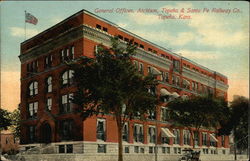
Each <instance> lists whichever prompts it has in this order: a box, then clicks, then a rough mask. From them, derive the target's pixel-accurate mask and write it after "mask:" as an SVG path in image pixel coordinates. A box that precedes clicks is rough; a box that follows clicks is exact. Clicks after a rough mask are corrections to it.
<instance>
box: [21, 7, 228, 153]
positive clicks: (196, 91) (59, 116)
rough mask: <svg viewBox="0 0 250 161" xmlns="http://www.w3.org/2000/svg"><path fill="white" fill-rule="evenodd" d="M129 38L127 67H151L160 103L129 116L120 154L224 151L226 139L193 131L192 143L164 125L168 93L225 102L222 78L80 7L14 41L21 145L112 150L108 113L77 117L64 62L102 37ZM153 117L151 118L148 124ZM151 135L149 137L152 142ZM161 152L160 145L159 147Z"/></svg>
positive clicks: (183, 133)
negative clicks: (132, 47)
mask: <svg viewBox="0 0 250 161" xmlns="http://www.w3.org/2000/svg"><path fill="white" fill-rule="evenodd" d="M114 35H117V36H118V37H119V38H120V40H121V42H123V43H126V42H127V41H129V39H134V43H135V44H136V45H137V46H138V48H137V50H136V55H135V56H134V57H133V59H134V60H133V61H134V64H135V65H136V66H137V67H138V70H139V71H140V72H142V73H143V74H147V73H148V72H151V71H152V70H155V71H157V72H161V73H162V74H161V75H159V76H157V79H158V80H159V82H160V84H159V85H158V87H157V89H156V93H157V94H159V95H161V96H163V99H162V103H161V104H160V105H158V106H157V108H156V112H155V113H154V114H152V115H151V116H150V117H149V119H148V121H146V122H142V121H139V120H131V121H129V122H127V123H126V125H125V127H124V132H123V140H124V151H125V153H154V146H155V144H156V140H157V146H158V147H159V151H158V153H159V154H165V153H166V154H180V153H181V150H182V149H183V148H187V147H191V146H192V145H193V144H194V143H195V144H196V145H197V146H198V147H199V148H201V149H202V152H203V153H204V154H216V153H219V154H226V153H228V149H229V138H228V137H227V136H222V137H218V136H216V132H215V131H208V130H205V129H204V130H201V131H199V132H198V133H196V138H195V141H192V139H190V133H189V131H188V130H186V129H185V128H184V129H183V128H178V127H176V128H170V125H169V124H168V122H167V121H166V119H167V117H168V111H167V102H168V101H170V100H171V99H174V98H176V97H183V98H185V97H189V96H191V95H202V94H207V93H213V94H214V95H216V96H222V97H224V98H225V99H227V89H228V84H227V83H228V82H227V77H225V76H224V75H222V74H220V73H218V72H215V71H212V70H210V69H208V68H205V67H203V66H202V65H199V64H197V63H195V62H192V61H191V60H188V59H187V58H184V57H182V56H180V55H177V54H175V53H173V52H171V51H169V50H167V49H165V48H163V47H160V46H158V45H156V44H153V43H151V42H150V41H148V40H145V39H143V38H141V37H139V36H137V35H135V34H133V33H131V32H129V31H127V30H125V29H122V28H120V27H119V26H117V25H116V24H114V23H112V22H110V21H108V20H105V19H103V18H100V17H98V16H96V15H94V14H92V13H90V12H88V11H86V10H82V11H80V12H78V13H76V14H74V15H72V16H70V17H68V18H67V19H65V20H63V21H62V22H60V23H58V24H56V25H55V26H53V27H51V28H49V29H47V30H45V31H43V32H42V33H40V34H38V35H36V36H34V37H32V38H30V39H29V40H26V41H24V42H23V43H22V44H21V54H20V61H21V117H22V120H23V122H22V129H21V133H22V135H21V144H22V145H23V148H25V147H26V148H28V147H30V146H39V145H40V143H50V144H48V145H50V146H53V147H54V150H55V152H59V153H117V144H116V143H117V140H118V139H117V134H116V128H117V127H116V122H115V120H114V119H113V117H112V116H110V115H105V116H93V117H91V118H88V119H87V120H85V121H82V120H81V118H80V116H79V115H78V114H76V113H74V112H73V108H74V106H75V105H74V104H72V103H71V102H70V99H69V98H70V97H72V95H73V93H74V92H75V91H76V88H75V86H74V84H73V79H72V76H73V74H72V73H73V71H71V70H69V69H67V67H66V65H65V64H64V61H65V60H67V61H69V60H77V58H79V57H81V56H87V57H93V56H94V50H95V47H96V45H97V44H100V43H102V44H104V45H106V46H110V44H111V43H110V37H111V36H114ZM156 120H157V121H156ZM156 136H157V139H156ZM160 149H162V150H160Z"/></svg>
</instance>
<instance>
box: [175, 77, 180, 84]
mask: <svg viewBox="0 0 250 161" xmlns="http://www.w3.org/2000/svg"><path fill="white" fill-rule="evenodd" d="M176 85H177V86H180V77H179V76H177V77H176Z"/></svg>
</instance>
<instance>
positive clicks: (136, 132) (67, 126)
mask: <svg viewBox="0 0 250 161" xmlns="http://www.w3.org/2000/svg"><path fill="white" fill-rule="evenodd" d="M73 124H74V123H73V120H62V121H60V122H59V131H60V132H59V134H60V137H61V140H72V139H73ZM28 130H29V142H30V143H33V142H35V141H36V133H35V126H29V129H28ZM167 131H169V130H167ZM106 132H107V131H106V120H105V119H97V125H96V138H97V140H99V141H106ZM169 132H170V131H169ZM170 133H171V132H170ZM167 135H169V134H167ZM167 135H166V134H165V133H164V132H163V131H161V143H162V144H170V136H167ZM171 135H172V136H171V137H173V144H181V133H180V130H179V129H173V134H171ZM199 136H200V135H199V133H198V132H197V131H195V132H194V144H195V145H196V146H198V145H202V146H213V147H216V146H217V142H218V140H217V139H216V138H215V134H214V133H213V134H209V133H205V132H202V135H201V137H202V138H201V139H202V142H201V144H200V139H199ZM209 138H210V139H209ZM122 139H123V141H126V142H128V141H129V126H128V123H125V125H124V127H123V132H122ZM182 139H183V140H182V141H183V144H184V145H191V134H190V131H189V130H183V137H182ZM133 141H134V142H135V143H144V129H143V125H142V124H134V126H133ZM147 141H148V143H149V144H155V143H156V128H155V126H151V125H150V126H149V127H148V131H147ZM221 145H222V146H224V145H225V137H224V136H222V137H221Z"/></svg>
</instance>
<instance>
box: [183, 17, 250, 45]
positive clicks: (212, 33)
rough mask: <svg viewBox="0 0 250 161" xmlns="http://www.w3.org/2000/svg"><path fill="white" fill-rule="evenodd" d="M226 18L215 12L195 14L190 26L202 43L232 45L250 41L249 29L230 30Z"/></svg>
mask: <svg viewBox="0 0 250 161" xmlns="http://www.w3.org/2000/svg"><path fill="white" fill-rule="evenodd" d="M225 21H226V20H223V18H222V17H220V16H216V15H215V14H211V13H210V14H193V15H192V19H191V20H190V22H189V23H188V26H189V27H191V28H193V29H195V32H196V33H197V35H198V36H199V42H200V43H201V44H205V45H210V46H215V47H230V46H238V45H242V44H246V43H248V37H249V36H248V34H247V33H248V31H246V30H241V29H240V30H238V31H230V30H229V29H227V26H226V25H225V23H226V22H225Z"/></svg>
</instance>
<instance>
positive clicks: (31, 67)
mask: <svg viewBox="0 0 250 161" xmlns="http://www.w3.org/2000/svg"><path fill="white" fill-rule="evenodd" d="M37 71H38V60H36V61H33V62H31V63H29V64H27V73H28V75H31V74H33V73H36V72H37Z"/></svg>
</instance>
